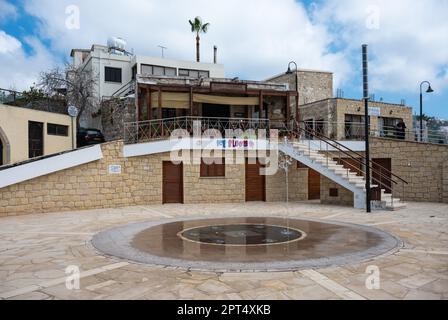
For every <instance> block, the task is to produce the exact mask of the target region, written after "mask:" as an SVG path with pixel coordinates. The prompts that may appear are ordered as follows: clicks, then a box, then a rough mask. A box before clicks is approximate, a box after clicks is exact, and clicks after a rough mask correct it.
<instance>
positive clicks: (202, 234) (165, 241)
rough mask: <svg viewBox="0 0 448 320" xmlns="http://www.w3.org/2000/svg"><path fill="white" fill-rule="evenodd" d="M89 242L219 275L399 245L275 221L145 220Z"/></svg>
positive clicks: (317, 263) (371, 231) (374, 233)
mask: <svg viewBox="0 0 448 320" xmlns="http://www.w3.org/2000/svg"><path fill="white" fill-rule="evenodd" d="M92 243H93V245H94V247H95V248H96V249H98V250H99V251H101V252H102V253H105V254H107V255H111V256H116V257H120V258H124V259H127V260H130V261H136V262H140V263H147V264H152V265H162V266H171V267H179V268H185V269H191V270H202V271H221V272H245V271H286V270H298V269H304V268H316V267H325V266H332V265H345V264H354V263H359V262H362V261H365V260H368V259H372V258H375V257H378V256H380V255H385V254H390V253H393V252H395V251H396V250H397V249H398V248H399V247H400V246H401V245H402V242H401V240H399V239H397V238H396V237H394V236H392V235H390V234H388V233H386V232H384V231H382V230H379V229H376V228H372V227H366V226H360V225H354V224H348V223H340V222H328V221H320V220H309V219H307V220H304V219H291V218H288V219H285V218H278V217H227V218H214V219H185V220H164V221H157V222H155V221H148V222H144V223H136V224H130V225H126V226H122V227H118V228H114V229H111V230H106V231H104V232H101V233H99V234H97V235H95V236H94V237H93V240H92Z"/></svg>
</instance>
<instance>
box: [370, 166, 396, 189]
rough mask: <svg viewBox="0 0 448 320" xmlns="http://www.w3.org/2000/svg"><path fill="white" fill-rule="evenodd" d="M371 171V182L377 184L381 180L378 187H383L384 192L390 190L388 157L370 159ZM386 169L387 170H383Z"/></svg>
mask: <svg viewBox="0 0 448 320" xmlns="http://www.w3.org/2000/svg"><path fill="white" fill-rule="evenodd" d="M372 162H373V165H372V168H373V170H372V171H373V172H372V184H374V185H379V182H378V181H380V182H381V185H380V189H385V190H386V193H391V192H392V185H391V179H392V174H391V171H392V161H391V159H390V158H387V159H386V158H384V159H372ZM384 169H387V170H384Z"/></svg>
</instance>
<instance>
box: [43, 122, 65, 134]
mask: <svg viewBox="0 0 448 320" xmlns="http://www.w3.org/2000/svg"><path fill="white" fill-rule="evenodd" d="M47 134H49V135H52V136H63V137H68V126H63V125H60V124H54V123H48V124H47Z"/></svg>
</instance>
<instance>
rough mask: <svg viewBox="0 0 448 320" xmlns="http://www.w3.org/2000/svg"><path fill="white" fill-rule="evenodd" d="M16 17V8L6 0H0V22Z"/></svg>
mask: <svg viewBox="0 0 448 320" xmlns="http://www.w3.org/2000/svg"><path fill="white" fill-rule="evenodd" d="M15 18H17V9H16V7H15V6H13V5H12V4H10V3H9V2H7V1H6V0H0V23H1V22H2V21H6V20H10V19H15Z"/></svg>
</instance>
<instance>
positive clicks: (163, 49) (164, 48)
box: [158, 45, 168, 59]
mask: <svg viewBox="0 0 448 320" xmlns="http://www.w3.org/2000/svg"><path fill="white" fill-rule="evenodd" d="M158 47H159V48H160V49H162V59H163V58H165V50H167V49H168V48H167V47H164V46H160V45H159V46H158Z"/></svg>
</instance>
